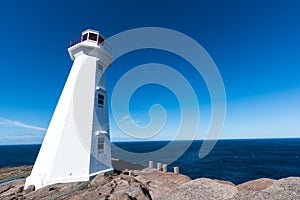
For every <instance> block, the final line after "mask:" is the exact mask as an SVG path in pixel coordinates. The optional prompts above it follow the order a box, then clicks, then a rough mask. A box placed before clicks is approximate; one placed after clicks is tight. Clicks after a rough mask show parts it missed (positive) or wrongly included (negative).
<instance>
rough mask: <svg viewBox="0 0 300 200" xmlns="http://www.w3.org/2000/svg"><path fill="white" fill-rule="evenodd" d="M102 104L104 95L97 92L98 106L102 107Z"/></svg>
mask: <svg viewBox="0 0 300 200" xmlns="http://www.w3.org/2000/svg"><path fill="white" fill-rule="evenodd" d="M103 105H104V95H102V94H98V107H101V108H103Z"/></svg>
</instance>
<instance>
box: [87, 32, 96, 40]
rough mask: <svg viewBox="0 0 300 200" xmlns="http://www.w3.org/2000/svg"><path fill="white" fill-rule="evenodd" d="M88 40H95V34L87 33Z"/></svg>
mask: <svg viewBox="0 0 300 200" xmlns="http://www.w3.org/2000/svg"><path fill="white" fill-rule="evenodd" d="M89 40H93V41H97V34H95V33H89Z"/></svg>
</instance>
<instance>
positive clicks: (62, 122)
mask: <svg viewBox="0 0 300 200" xmlns="http://www.w3.org/2000/svg"><path fill="white" fill-rule="evenodd" d="M68 52H69V54H70V57H71V59H72V60H73V61H74V62H73V66H72V68H71V71H70V73H69V76H68V79H67V81H66V83H65V86H64V89H63V91H62V93H61V96H60V98H59V101H58V103H57V105H56V108H55V111H54V114H53V116H52V119H51V121H50V124H49V127H48V129H47V132H46V135H45V138H44V141H43V143H42V146H41V149H40V151H39V154H38V157H37V159H36V161H35V164H34V166H33V169H32V172H31V175H30V176H29V177H27V178H26V182H25V188H27V187H28V186H30V185H34V186H35V188H36V189H39V188H42V187H44V186H47V185H51V184H54V183H68V182H76V181H88V180H89V179H90V178H91V177H93V176H95V175H97V174H98V173H101V172H110V171H112V170H113V168H112V163H111V149H110V148H111V147H110V136H109V123H108V105H107V94H106V81H105V70H106V68H107V67H109V66H110V64H111V60H112V56H111V49H110V48H109V47H108V46H107V45H106V44H105V40H104V37H103V36H101V34H100V33H99V32H98V31H95V30H91V29H88V30H86V31H83V32H82V34H81V36H80V37H78V38H77V39H76V40H73V41H71V42H70V47H69V48H68Z"/></svg>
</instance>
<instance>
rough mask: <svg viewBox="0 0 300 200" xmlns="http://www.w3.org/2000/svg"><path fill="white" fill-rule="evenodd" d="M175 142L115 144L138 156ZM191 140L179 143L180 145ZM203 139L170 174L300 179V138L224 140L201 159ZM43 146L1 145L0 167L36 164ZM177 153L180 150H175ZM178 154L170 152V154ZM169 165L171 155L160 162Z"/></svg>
mask: <svg viewBox="0 0 300 200" xmlns="http://www.w3.org/2000/svg"><path fill="white" fill-rule="evenodd" d="M170 142H171V141H121V142H112V143H113V144H114V145H116V146H117V147H119V148H121V149H123V150H125V151H129V152H134V153H147V152H153V151H156V150H159V149H161V148H162V147H164V146H166V145H167V144H169V143H170ZM184 142H187V141H175V143H176V144H178V146H180V145H181V144H182V143H184ZM202 142H203V140H195V141H192V143H191V145H190V146H189V148H188V149H187V150H186V151H185V152H184V153H183V154H182V155H181V156H180V157H179V158H178V159H177V160H176V161H175V162H173V163H170V164H169V165H168V171H173V167H175V166H178V167H179V168H180V173H181V174H184V175H187V176H189V177H190V178H192V179H196V178H200V177H207V178H212V179H220V180H227V181H231V182H233V183H234V184H239V183H243V182H246V181H249V180H253V179H258V178H273V179H280V178H283V177H288V176H299V177H300V169H299V165H300V138H272V139H271V138H263V139H262V138H260V139H222V140H218V141H217V143H216V145H215V147H214V148H213V150H212V151H211V152H210V153H209V154H208V155H207V156H206V157H205V158H202V159H200V158H199V157H198V153H199V149H200V146H201V144H202ZM114 145H113V146H112V157H114V158H119V159H121V160H124V161H127V162H132V163H136V164H140V165H143V166H145V167H146V166H147V164H148V161H149V160H148V159H149V158H148V159H147V158H145V159H137V158H135V157H128V155H122V154H120V153H119V154H117V153H116V152H117V151H116V150H115V149H114ZM40 147H41V144H24V145H0V155H1V156H0V168H3V167H17V166H22V165H33V164H34V162H35V159H36V157H37V154H38V152H39V149H40ZM174 152H176V149H175V150H174ZM174 152H169V153H170V155H171V154H172V153H174ZM156 160H158V161H159V162H161V163H169V162H171V161H172V160H168V153H167V154H166V155H164V157H162V158H161V160H159V158H158V159H156Z"/></svg>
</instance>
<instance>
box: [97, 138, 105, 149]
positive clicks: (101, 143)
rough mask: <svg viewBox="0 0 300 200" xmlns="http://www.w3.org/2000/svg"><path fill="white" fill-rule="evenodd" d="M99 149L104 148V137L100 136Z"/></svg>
mask: <svg viewBox="0 0 300 200" xmlns="http://www.w3.org/2000/svg"><path fill="white" fill-rule="evenodd" d="M98 150H99V151H103V150H104V137H103V136H98Z"/></svg>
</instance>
